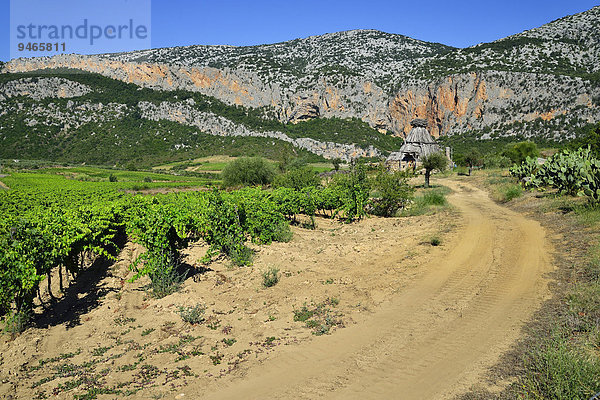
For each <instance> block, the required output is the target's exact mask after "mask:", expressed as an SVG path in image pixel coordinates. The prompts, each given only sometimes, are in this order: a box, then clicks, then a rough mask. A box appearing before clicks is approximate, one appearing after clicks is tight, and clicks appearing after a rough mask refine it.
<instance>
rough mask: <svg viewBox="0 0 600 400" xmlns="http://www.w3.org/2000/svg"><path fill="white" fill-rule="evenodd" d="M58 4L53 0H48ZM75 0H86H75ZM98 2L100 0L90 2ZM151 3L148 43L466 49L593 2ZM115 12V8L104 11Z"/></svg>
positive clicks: (0, 8)
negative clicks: (336, 43) (331, 41)
mask: <svg viewBox="0 0 600 400" xmlns="http://www.w3.org/2000/svg"><path fill="white" fill-rule="evenodd" d="M48 1H49V2H53V3H56V6H57V7H60V5H61V1H60V0H48ZM81 1H82V2H85V1H90V0H81ZM97 1H102V0H95V2H97ZM419 3H421V2H417V1H414V0H412V1H391V0H370V1H355V0H345V1H327V0H320V1H317V0H303V1H290V0H288V1H286V0H283V1H282V0H278V1H272V0H265V1H261V0H249V1H232V0H213V1H203V0H195V1H177V0H170V1H167V0H154V1H152V24H151V36H152V47H169V46H180V45H190V44H230V45H253V44H262V43H274V42H280V41H285V40H290V39H295V38H299V37H306V36H311V35H319V34H323V33H327V32H335V31H341V30H349V29H378V30H382V31H385V32H390V33H399V34H403V35H407V36H411V37H413V38H416V39H421V40H426V41H431V42H440V43H444V44H447V45H451V46H456V47H467V46H471V45H474V44H477V43H480V42H489V41H492V40H496V39H499V38H502V37H505V36H508V35H511V34H515V33H519V32H522V31H524V30H527V29H530V28H534V27H537V26H540V25H543V24H544V23H547V22H550V21H552V20H554V19H557V18H560V17H563V16H565V15H569V14H575V13H578V12H581V11H585V10H587V9H590V8H592V7H594V6H596V5H599V4H600V2H599V1H586V0H571V1H564V0H561V1H556V0H545V1H541V0H535V1H527V0H504V1H493V2H491V1H485V0H479V1H436V0H430V1H428V2H426V4H425V5H423V4H419ZM9 10H10V2H9V0H0V60H3V61H6V60H8V59H9V45H10V44H9V22H10V20H9V14H10V13H9ZM110 11H111V12H118V10H110Z"/></svg>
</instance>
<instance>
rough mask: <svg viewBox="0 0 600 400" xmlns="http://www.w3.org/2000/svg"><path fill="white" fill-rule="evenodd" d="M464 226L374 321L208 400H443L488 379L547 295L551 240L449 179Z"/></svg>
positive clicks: (287, 357) (296, 352)
mask: <svg viewBox="0 0 600 400" xmlns="http://www.w3.org/2000/svg"><path fill="white" fill-rule="evenodd" d="M444 184H448V185H449V186H451V187H452V188H453V189H454V190H455V193H454V194H453V195H451V196H450V201H451V203H452V204H453V205H454V206H455V207H456V208H458V210H460V212H461V214H462V217H463V219H464V221H463V222H462V223H461V226H460V228H459V229H458V230H457V233H456V235H455V236H454V238H451V239H449V240H448V241H447V242H446V243H445V244H444V246H443V248H439V249H436V250H435V252H434V253H432V254H431V256H432V260H434V261H432V262H431V263H430V265H429V266H428V267H427V270H426V271H427V272H425V273H424V274H423V275H422V276H421V277H420V278H417V279H416V280H415V281H414V282H413V283H411V284H410V285H409V286H408V287H407V288H406V289H405V290H403V291H402V292H400V293H399V294H398V295H396V296H395V297H393V298H391V299H389V301H388V302H387V303H384V305H383V306H381V307H380V308H379V309H378V310H377V311H375V312H374V313H373V314H372V315H371V316H369V317H368V318H367V319H366V320H365V321H363V322H361V323H359V324H356V325H354V326H351V327H349V328H347V329H343V330H340V331H338V332H336V333H335V335H332V336H323V337H318V338H316V339H315V340H314V341H312V342H310V343H306V344H301V345H298V346H289V347H286V348H284V349H282V350H281V351H280V352H279V353H278V354H277V355H275V356H274V357H273V358H272V359H269V360H267V361H265V362H264V363H263V364H262V365H259V366H256V367H254V368H252V369H251V370H250V371H249V372H248V374H247V375H246V376H244V377H242V378H235V379H233V380H229V381H223V382H221V383H219V384H217V385H215V386H212V387H209V388H201V387H198V388H197V389H198V390H197V391H192V390H190V389H192V387H188V388H187V390H186V392H188V393H195V396H198V394H199V393H205V394H206V396H205V398H208V399H241V398H244V399H263V398H269V399H315V398H326V399H443V398H451V397H453V396H454V395H456V394H458V393H460V392H462V391H464V390H465V389H468V388H469V387H470V386H471V385H472V384H474V383H476V382H478V381H481V380H482V379H483V377H484V374H485V372H486V369H487V368H488V367H489V366H491V365H493V363H494V362H495V361H497V360H498V357H499V356H500V355H501V354H502V353H503V352H504V351H506V350H507V349H508V348H509V347H510V345H511V344H512V343H514V341H515V340H516V339H517V338H518V336H519V334H520V328H521V327H522V325H523V324H524V323H525V321H527V320H528V319H529V318H530V317H531V315H532V313H533V312H534V311H535V310H536V309H537V308H538V307H539V305H540V303H541V302H542V301H543V299H544V298H545V297H546V296H547V281H546V279H545V278H544V275H545V273H546V272H549V271H551V270H552V265H551V258H550V255H549V254H550V253H551V249H550V248H549V243H548V241H546V239H545V232H544V230H543V228H542V227H541V226H540V225H539V224H538V223H537V222H535V221H532V220H528V219H526V218H525V217H523V216H521V215H520V214H518V213H515V212H513V211H511V210H509V209H507V208H504V207H501V206H499V205H497V204H495V203H494V202H493V201H492V200H490V199H489V197H488V196H487V194H485V193H484V192H483V191H481V190H479V189H476V188H474V187H471V186H469V185H468V184H465V183H459V182H444Z"/></svg>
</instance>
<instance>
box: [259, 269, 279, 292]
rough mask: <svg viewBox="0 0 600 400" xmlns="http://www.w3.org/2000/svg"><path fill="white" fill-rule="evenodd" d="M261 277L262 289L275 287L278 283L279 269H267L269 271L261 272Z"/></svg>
mask: <svg viewBox="0 0 600 400" xmlns="http://www.w3.org/2000/svg"><path fill="white" fill-rule="evenodd" d="M262 277H263V283H262V284H263V286H264V287H266V288H269V287H273V286H275V285H277V283H278V282H279V268H275V267H269V269H267V270H266V271H265V272H263V274H262Z"/></svg>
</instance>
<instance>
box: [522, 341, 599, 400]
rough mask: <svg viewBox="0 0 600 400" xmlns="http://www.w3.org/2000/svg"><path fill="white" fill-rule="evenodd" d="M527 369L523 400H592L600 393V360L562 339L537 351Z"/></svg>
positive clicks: (534, 351)
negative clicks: (591, 399)
mask: <svg viewBox="0 0 600 400" xmlns="http://www.w3.org/2000/svg"><path fill="white" fill-rule="evenodd" d="M525 367H526V370H527V372H526V375H525V377H524V378H523V380H522V389H521V393H520V394H521V396H522V397H520V398H523V399H531V400H538V399H557V400H559V399H564V400H567V399H568V400H588V399H590V398H591V397H592V396H593V395H594V394H595V393H597V392H598V391H600V379H599V377H600V359H599V358H598V356H597V355H593V354H592V353H586V352H584V351H582V349H581V348H577V347H575V346H572V345H570V344H569V342H568V340H565V338H564V337H562V336H560V335H559V336H558V337H555V338H552V339H551V340H550V341H548V342H547V343H546V344H545V345H544V346H543V347H541V348H539V349H536V350H533V351H532V352H531V353H530V354H529V355H528V357H527V358H526V360H525Z"/></svg>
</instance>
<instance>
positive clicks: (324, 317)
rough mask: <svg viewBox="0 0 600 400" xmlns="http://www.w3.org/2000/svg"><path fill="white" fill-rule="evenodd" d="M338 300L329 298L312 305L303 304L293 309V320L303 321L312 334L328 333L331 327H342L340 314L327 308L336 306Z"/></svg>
mask: <svg viewBox="0 0 600 400" xmlns="http://www.w3.org/2000/svg"><path fill="white" fill-rule="evenodd" d="M338 304H339V300H338V299H336V298H329V299H327V300H325V301H324V302H322V303H319V304H313V305H312V306H307V305H306V304H305V305H303V306H302V307H301V308H300V309H299V310H294V321H299V322H304V326H306V327H307V328H309V329H310V330H311V331H312V334H313V335H316V336H321V335H325V334H329V333H330V332H331V329H332V328H336V327H337V328H343V327H344V322H343V321H342V319H341V317H342V315H341V314H340V313H339V312H335V311H333V310H331V309H330V308H329V306H331V307H336V306H337V305H338Z"/></svg>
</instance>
